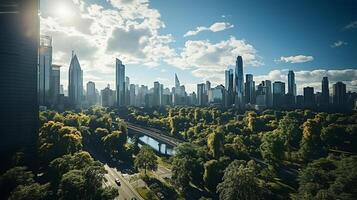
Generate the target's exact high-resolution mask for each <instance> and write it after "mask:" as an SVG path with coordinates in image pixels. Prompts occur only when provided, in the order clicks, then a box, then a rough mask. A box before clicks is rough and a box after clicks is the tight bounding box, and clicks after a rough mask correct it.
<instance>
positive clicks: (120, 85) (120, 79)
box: [115, 58, 125, 106]
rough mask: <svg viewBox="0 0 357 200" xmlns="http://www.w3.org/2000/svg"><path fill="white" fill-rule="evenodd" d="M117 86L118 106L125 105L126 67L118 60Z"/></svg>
mask: <svg viewBox="0 0 357 200" xmlns="http://www.w3.org/2000/svg"><path fill="white" fill-rule="evenodd" d="M115 84H116V92H117V95H116V96H117V98H116V101H117V105H118V106H124V105H125V65H123V63H122V62H121V60H119V59H118V58H117V59H115Z"/></svg>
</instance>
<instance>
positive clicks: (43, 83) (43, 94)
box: [38, 35, 53, 106]
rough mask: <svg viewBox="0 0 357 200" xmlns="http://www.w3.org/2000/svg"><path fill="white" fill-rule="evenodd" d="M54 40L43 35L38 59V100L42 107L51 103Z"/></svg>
mask: <svg viewBox="0 0 357 200" xmlns="http://www.w3.org/2000/svg"><path fill="white" fill-rule="evenodd" d="M51 75H52V38H51V37H50V36H45V35H41V37H40V48H39V58H38V100H39V104H40V105H47V106H48V105H49V104H50V103H51V100H53V99H52V98H51V94H50V89H51Z"/></svg>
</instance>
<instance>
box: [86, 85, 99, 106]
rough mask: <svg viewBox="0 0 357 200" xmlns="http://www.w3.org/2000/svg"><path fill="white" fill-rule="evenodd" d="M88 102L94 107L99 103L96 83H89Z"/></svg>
mask: <svg viewBox="0 0 357 200" xmlns="http://www.w3.org/2000/svg"><path fill="white" fill-rule="evenodd" d="M86 97H87V102H88V105H89V106H92V105H94V104H96V103H97V94H96V89H95V83H94V82H92V81H88V83H87V94H86Z"/></svg>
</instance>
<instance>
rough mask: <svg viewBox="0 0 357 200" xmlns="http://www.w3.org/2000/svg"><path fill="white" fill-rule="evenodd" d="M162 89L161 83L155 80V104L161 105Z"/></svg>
mask: <svg viewBox="0 0 357 200" xmlns="http://www.w3.org/2000/svg"><path fill="white" fill-rule="evenodd" d="M161 97H162V89H161V88H160V83H159V82H158V81H155V82H154V93H153V104H152V105H153V106H160V105H161Z"/></svg>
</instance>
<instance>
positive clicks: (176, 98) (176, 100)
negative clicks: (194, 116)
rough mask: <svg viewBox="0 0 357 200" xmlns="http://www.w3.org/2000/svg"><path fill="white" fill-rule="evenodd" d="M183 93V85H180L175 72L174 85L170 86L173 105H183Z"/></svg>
mask: <svg viewBox="0 0 357 200" xmlns="http://www.w3.org/2000/svg"><path fill="white" fill-rule="evenodd" d="M184 94H185V87H184V86H181V85H180V81H179V79H178V77H177V74H176V73H175V87H173V88H172V103H173V105H183V104H184V102H183V97H184Z"/></svg>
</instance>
